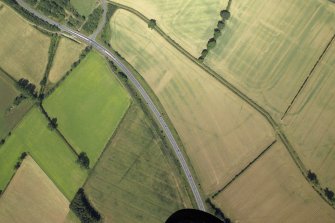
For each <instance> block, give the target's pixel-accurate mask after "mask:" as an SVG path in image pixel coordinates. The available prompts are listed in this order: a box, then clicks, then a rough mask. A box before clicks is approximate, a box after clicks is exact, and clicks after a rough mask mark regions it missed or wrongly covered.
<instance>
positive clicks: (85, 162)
mask: <svg viewBox="0 0 335 223" xmlns="http://www.w3.org/2000/svg"><path fill="white" fill-rule="evenodd" d="M78 163H79V164H80V165H81V166H82V167H85V168H86V169H88V168H89V166H90V159H89V158H88V156H87V154H86V153H85V152H81V153H80V154H79V156H78Z"/></svg>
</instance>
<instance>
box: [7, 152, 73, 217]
mask: <svg viewBox="0 0 335 223" xmlns="http://www.w3.org/2000/svg"><path fill="white" fill-rule="evenodd" d="M68 211H69V201H68V200H67V199H66V197H65V196H64V195H63V194H62V192H60V191H59V190H58V188H57V187H56V186H55V184H54V183H53V182H52V181H51V180H50V179H49V177H48V176H47V175H46V174H45V173H44V172H43V170H41V168H40V167H39V166H38V165H37V164H36V162H35V161H34V160H33V159H32V158H31V157H30V156H27V157H26V158H25V159H24V161H23V162H22V165H21V167H20V168H19V170H18V171H17V172H16V174H15V176H14V178H13V179H12V181H11V182H10V185H9V186H8V188H7V189H6V191H5V193H4V194H3V195H2V196H1V199H0V216H1V219H0V222H2V223H7V222H10V223H22V222H29V223H30V222H33V223H46V222H53V223H63V222H64V220H65V218H66V216H67V213H68Z"/></svg>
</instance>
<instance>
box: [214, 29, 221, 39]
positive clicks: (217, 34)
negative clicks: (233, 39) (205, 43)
mask: <svg viewBox="0 0 335 223" xmlns="http://www.w3.org/2000/svg"><path fill="white" fill-rule="evenodd" d="M220 36H221V30H220V29H215V30H214V39H218V38H219V37H220Z"/></svg>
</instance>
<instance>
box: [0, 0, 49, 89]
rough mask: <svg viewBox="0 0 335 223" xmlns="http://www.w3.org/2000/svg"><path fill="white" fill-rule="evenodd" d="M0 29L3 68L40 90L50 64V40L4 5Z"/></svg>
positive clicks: (1, 63) (0, 55)
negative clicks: (40, 84) (47, 66)
mask: <svg viewBox="0 0 335 223" xmlns="http://www.w3.org/2000/svg"><path fill="white" fill-rule="evenodd" d="M0 5H2V3H0ZM0 27H1V32H0V58H1V60H0V67H1V68H2V69H4V70H5V71H7V72H8V73H9V74H10V75H12V76H13V77H14V78H15V79H20V78H26V79H29V80H30V81H31V82H32V83H34V84H35V85H36V87H38V86H39V83H40V81H41V80H42V78H43V75H44V70H45V68H46V65H47V62H48V49H49V44H50V38H49V37H48V36H46V35H44V34H42V33H41V32H40V31H38V30H36V29H35V28H33V27H32V26H31V25H30V24H29V23H28V22H26V21H25V20H24V19H22V18H21V17H20V16H19V15H18V14H16V13H15V12H14V11H13V10H12V9H11V8H9V7H7V6H5V5H3V7H2V8H1V9H0Z"/></svg>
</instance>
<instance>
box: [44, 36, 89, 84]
mask: <svg viewBox="0 0 335 223" xmlns="http://www.w3.org/2000/svg"><path fill="white" fill-rule="evenodd" d="M84 48H85V46H84V45H83V44H79V43H77V42H75V41H73V40H71V39H68V38H66V37H63V38H61V40H60V41H59V45H58V48H57V51H56V55H55V58H54V61H53V65H52V68H51V70H50V73H49V81H50V82H51V83H52V84H55V83H57V82H58V81H59V80H60V79H61V78H62V77H63V76H64V75H65V73H66V72H67V71H69V70H70V68H71V65H72V64H73V63H74V62H75V61H77V60H78V59H79V56H80V54H81V52H82V50H83V49H84Z"/></svg>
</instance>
